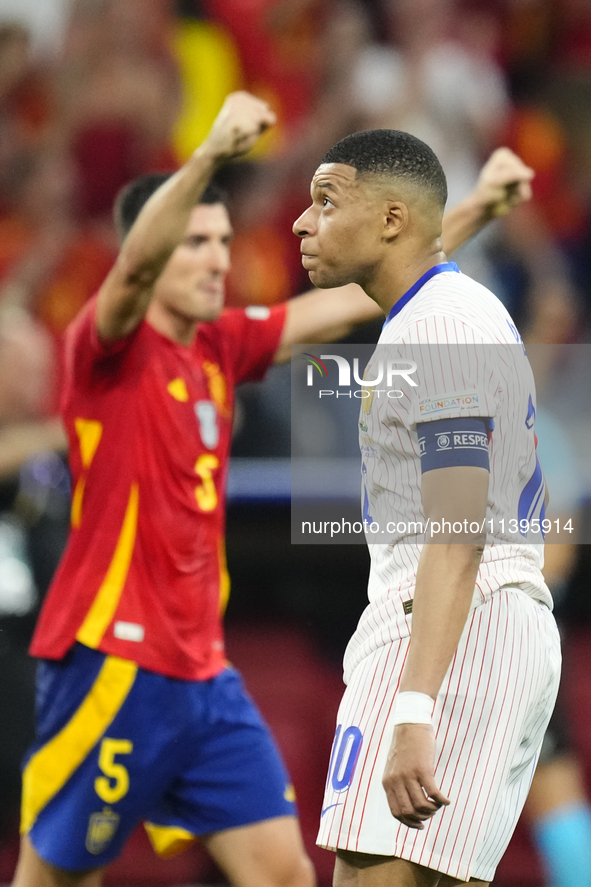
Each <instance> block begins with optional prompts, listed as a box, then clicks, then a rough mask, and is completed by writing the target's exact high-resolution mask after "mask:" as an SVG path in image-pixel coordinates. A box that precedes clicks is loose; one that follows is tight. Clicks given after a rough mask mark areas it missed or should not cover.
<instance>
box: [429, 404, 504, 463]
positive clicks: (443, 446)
mask: <svg viewBox="0 0 591 887" xmlns="http://www.w3.org/2000/svg"><path fill="white" fill-rule="evenodd" d="M493 427H494V426H493V421H492V419H489V418H485V417H481V416H477V417H473V418H466V419H461V418H457V419H437V420H435V421H433V422H419V423H418V424H417V434H418V437H419V453H420V457H421V472H422V473H423V474H424V473H425V472H426V471H431V470H432V469H434V468H449V467H452V466H455V465H470V466H474V467H476V468H485V469H486V470H487V471H488V470H489V454H488V444H489V440H490V435H491V432H492V429H493Z"/></svg>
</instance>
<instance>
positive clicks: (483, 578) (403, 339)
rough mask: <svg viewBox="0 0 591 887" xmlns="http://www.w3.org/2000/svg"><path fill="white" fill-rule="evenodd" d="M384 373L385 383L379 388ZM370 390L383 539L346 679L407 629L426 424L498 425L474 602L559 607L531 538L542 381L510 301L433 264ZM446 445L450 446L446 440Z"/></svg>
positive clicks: (368, 484) (367, 434)
mask: <svg viewBox="0 0 591 887" xmlns="http://www.w3.org/2000/svg"><path fill="white" fill-rule="evenodd" d="M403 361H406V363H405V364H403V363H402V362H403ZM409 361H414V363H416V365H417V368H416V371H414V372H413V373H412V376H411V375H408V376H407V377H403V376H390V377H389V378H388V376H387V370H388V369H390V368H391V367H393V366H394V367H402V366H406V367H407V368H408V367H410V366H412V364H410V363H409ZM380 371H381V373H382V378H383V381H384V382H385V384H375V385H373V386H371V384H370V381H373V380H376V379H379V378H380ZM411 378H412V379H413V381H414V382H415V385H414V386H412V385H410V384H408V382H409V379H411ZM364 385H365V389H366V391H369V394H368V395H366V396H365V397H364V398H363V399H362V401H361V410H360V419H359V427H360V434H359V440H360V447H361V455H362V507H363V516H364V520H365V526H366V531H367V529H368V528H369V526H370V525H372V527H373V529H374V530H375V531H376V532H366V536H367V542H368V546H369V550H370V555H371V570H370V578H369V586H368V596H369V605H368V606H367V608H366V610H365V611H364V613H363V615H362V617H361V620H360V622H359V625H358V628H357V631H356V632H355V634H354V635H353V637H352V639H351V641H350V643H349V646H348V647H347V652H346V654H345V680H347V678H348V675H350V674H351V672H352V670H353V669H354V668H355V666H356V665H357V664H358V663H359V662H360V661H361V660H362V659H363V658H364V657H365V656H367V655H368V654H369V653H370V652H372V651H373V650H375V649H377V648H378V647H379V646H381V645H382V644H386V643H388V642H390V641H391V640H392V639H394V638H400V637H405V636H407V635H408V634H409V633H410V620H409V616H408V612H409V605H408V603H406V602H408V601H410V600H411V599H412V597H413V593H414V586H415V580H416V572H417V566H418V562H419V557H420V553H421V549H422V544H423V539H424V538H425V537H424V535H422V534H421V532H420V531H421V528H424V526H425V524H426V519H425V515H424V512H423V509H422V504H421V463H420V452H419V439H418V436H417V430H416V426H417V423H423V422H429V421H434V420H438V419H445V418H467V417H475V416H482V417H490V418H492V420H493V423H494V428H493V430H492V435H491V438H490V443H489V460H490V480H489V493H488V506H487V515H486V530H487V543H486V546H485V550H484V554H483V557H482V562H481V565H480V569H479V571H478V576H477V581H476V587H475V592H474V598H473V606H477V605H478V604H479V603H481V602H483V601H485V600H487V599H488V598H490V597H491V595H493V594H494V593H495V592H496V591H498V590H499V589H500V588H501V587H502V586H506V585H516V586H519V587H520V588H521V589H522V590H523V591H525V592H526V593H527V594H528V595H530V596H532V597H533V598H535V599H538V600H540V601H542V602H543V603H544V604H546V605H547V606H548V607H552V599H551V596H550V592H549V590H548V588H547V586H546V584H545V583H544V579H543V576H542V573H541V567H542V566H543V545H542V544H540V543H541V540H542V538H543V537H542V536H541V534H540V533H539V532H529V527H530V524H531V525H532V526H533V527H534V530H535V526H536V521H539V520H540V518H543V517H544V497H545V487H544V480H543V475H542V471H541V467H540V464H539V461H538V459H537V455H536V441H535V432H534V419H535V404H536V399H535V387H534V380H533V375H532V372H531V368H530V365H529V362H528V360H527V356H526V354H525V348H524V347H523V343H522V341H521V338H520V336H519V333H518V332H517V329H516V328H515V325H514V324H513V321H512V320H511V317H510V315H509V314H508V313H507V311H506V310H505V308H504V307H503V305H502V304H501V302H500V301H499V300H498V299H497V298H496V297H495V296H494V295H493V294H492V293H491V292H490V291H489V290H487V289H486V288H485V287H483V286H481V285H480V284H478V283H476V282H475V281H473V280H472V279H471V278H469V277H467V276H466V275H464V274H461V273H460V272H459V271H458V270H457V266H456V265H454V264H453V263H446V264H445V265H439V266H436V267H435V269H431V271H430V272H427V274H426V275H424V276H423V277H422V278H421V280H420V281H418V282H417V284H415V286H414V287H413V288H412V289H411V290H409V292H408V293H407V294H405V296H403V297H402V299H401V300H399V302H398V303H397V304H396V305H395V306H394V308H393V310H392V312H391V314H390V318H389V319H388V321H387V322H386V324H385V325H384V329H383V331H382V335H381V336H380V339H379V342H378V346H377V348H376V351H375V352H374V355H373V356H372V358H371V360H370V362H369V364H368V366H367V368H366V372H365V383H364ZM441 444H442V445H443V446H445V445H446V440H445V438H444V437H442V438H441ZM519 521H521V523H519ZM520 528H523V529H520ZM405 603H406V607H405Z"/></svg>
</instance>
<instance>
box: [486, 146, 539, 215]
mask: <svg viewBox="0 0 591 887" xmlns="http://www.w3.org/2000/svg"><path fill="white" fill-rule="evenodd" d="M534 175H535V173H534V171H533V169H530V167H529V166H526V165H525V163H524V162H523V161H522V160H521V159H520V158H519V157H518V156H517V154H514V153H513V151H511V150H510V149H509V148H497V150H496V151H493V153H492V154H491V156H490V157H489V158H488V160H487V162H486V163H485V164H484V166H483V167H482V170H481V171H480V176H479V177H478V183H477V186H476V193H477V195H478V198H479V200H480V201H481V202H482V205H483V206H485V207H487V210H488V214H489V216H490V217H491V218H493V217H495V216H504V215H506V214H507V213H508V212H510V211H511V210H512V209H513V207H515V206H518V205H519V204H520V203H524V202H525V201H526V200H529V199H530V198H531V195H532V190H531V180H532V179H533V177H534Z"/></svg>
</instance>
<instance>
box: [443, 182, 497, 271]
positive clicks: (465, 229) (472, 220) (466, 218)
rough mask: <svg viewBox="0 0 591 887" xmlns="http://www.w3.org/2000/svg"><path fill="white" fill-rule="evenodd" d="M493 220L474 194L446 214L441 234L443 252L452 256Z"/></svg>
mask: <svg viewBox="0 0 591 887" xmlns="http://www.w3.org/2000/svg"><path fill="white" fill-rule="evenodd" d="M491 218H492V216H491V215H490V213H489V212H487V209H486V207H484V206H483V205H482V203H481V202H480V201H479V200H478V199H477V198H476V197H475V196H474V194H470V196H469V197H466V199H465V200H462V202H461V203H459V204H458V205H457V206H455V207H454V208H453V209H450V210H449V211H448V212H446V214H445V216H444V217H443V230H442V233H441V242H442V245H443V251H444V252H445V253H447V255H448V256H451V255H452V254H453V253H454V252H455V251H456V250H457V249H459V248H460V247H461V246H462V245H463V244H464V243H466V241H467V240H470V238H471V237H473V236H474V235H475V234H478V232H479V231H480V230H481V228H484V226H485V225H486V224H487V222H489V221H490V220H491Z"/></svg>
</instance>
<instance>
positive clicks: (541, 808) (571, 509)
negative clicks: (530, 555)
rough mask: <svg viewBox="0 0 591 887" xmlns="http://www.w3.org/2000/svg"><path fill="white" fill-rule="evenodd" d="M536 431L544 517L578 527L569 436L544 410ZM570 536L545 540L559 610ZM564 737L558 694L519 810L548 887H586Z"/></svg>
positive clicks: (580, 816) (577, 800) (585, 816)
mask: <svg viewBox="0 0 591 887" xmlns="http://www.w3.org/2000/svg"><path fill="white" fill-rule="evenodd" d="M536 432H537V434H538V438H539V444H538V453H539V456H540V461H541V464H542V465H543V466H544V475H545V477H546V481H547V483H548V490H549V493H550V501H549V506H548V512H547V514H548V517H549V518H550V519H551V520H553V521H554V520H555V519H556V518H558V519H559V522H560V523H559V525H560V526H561V527H562V526H564V525H565V524H567V522H568V521H569V519H570V520H571V522H572V525H573V526H577V525H578V523H579V520H580V517H581V514H580V505H581V501H580V470H578V469H577V459H576V456H575V453H574V451H573V449H572V445H571V443H570V441H569V438H568V436H567V435H566V434H565V432H564V430H563V428H562V425H561V423H560V422H559V421H558V420H557V419H556V418H554V417H553V416H552V414H551V413H550V412H548V411H547V410H545V409H543V408H541V409H540V408H539V409H538V412H537V414H536ZM570 538H571V537H570V536H569V534H568V533H557V532H556V530H555V529H554V528H553V529H552V531H551V532H550V533H549V534H548V535H547V536H546V546H545V550H544V571H543V572H544V578H545V580H546V582H547V584H548V586H549V588H550V590H551V592H552V596H553V598H554V600H555V603H556V606H557V607H558V610H560V606H561V603H562V601H563V599H564V596H565V594H566V593H568V592H567V587H568V581H569V579H570V577H571V575H572V572H573V567H574V563H575V558H576V545H575V544H573V543H571V542H570V541H569V540H570ZM569 733H570V730H569V725H568V719H567V716H566V713H565V711H564V699H563V692H561V691H559V694H558V703H557V706H556V708H555V710H554V713H553V715H552V718H551V719H550V724H549V727H548V731H547V733H546V736H545V737H544V743H543V746H542V752H541V755H540V761H539V763H538V766H537V769H536V772H535V774H534V778H533V782H532V785H531V789H530V793H529V795H528V799H527V802H526V805H525V811H524V812H525V816H526V817H527V819H528V820H529V822H530V824H531V827H532V833H533V836H534V839H535V843H536V846H537V848H538V850H539V852H540V854H541V856H542V860H543V863H544V867H545V869H546V872H547V874H548V876H549V879H550V883H551V884H552V885H553V887H591V806H590V804H589V801H588V799H587V795H586V790H585V784H584V781H583V776H582V768H581V764H580V761H579V759H578V756H577V754H576V752H575V751H574V749H573V748H572V743H571V741H570V735H569Z"/></svg>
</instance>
